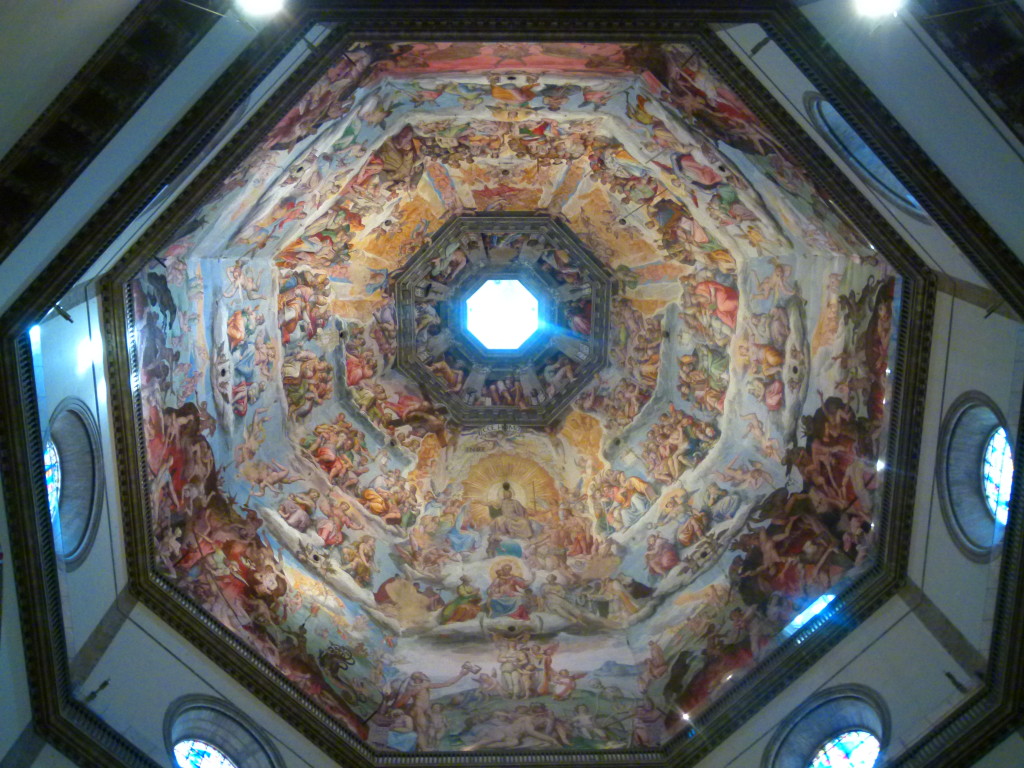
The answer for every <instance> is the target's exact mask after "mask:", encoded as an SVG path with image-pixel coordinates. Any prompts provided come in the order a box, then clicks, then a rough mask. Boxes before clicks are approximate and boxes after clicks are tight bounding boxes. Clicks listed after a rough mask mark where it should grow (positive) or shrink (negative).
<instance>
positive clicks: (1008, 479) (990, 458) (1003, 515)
mask: <svg viewBox="0 0 1024 768" xmlns="http://www.w3.org/2000/svg"><path fill="white" fill-rule="evenodd" d="M981 485H982V491H983V492H984V494H985V502H986V503H987V504H988V509H989V512H991V513H992V516H993V517H995V519H996V521H997V522H999V524H1000V525H1006V521H1007V519H1008V518H1009V513H1010V489H1011V488H1012V487H1013V456H1012V454H1011V453H1010V439H1009V436H1008V435H1007V434H1006V429H1005V428H1004V427H996V429H995V430H994V431H993V432H992V434H991V435H990V436H989V438H988V442H987V443H985V454H984V458H983V460H982V466H981Z"/></svg>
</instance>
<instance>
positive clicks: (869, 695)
mask: <svg viewBox="0 0 1024 768" xmlns="http://www.w3.org/2000/svg"><path fill="white" fill-rule="evenodd" d="M889 722H890V721H889V711H888V708H887V707H886V706H885V702H884V701H883V700H882V698H881V697H880V696H879V695H878V694H877V693H875V692H874V691H872V690H871V689H870V688H867V687H865V686H863V685H844V686H838V687H836V688H828V689H826V690H824V691H820V692H819V693H816V694H815V695H813V696H811V697H810V698H809V699H807V700H806V701H805V702H804V703H803V704H801V705H800V706H799V707H797V708H796V709H795V710H794V711H793V712H791V713H790V714H789V715H788V716H787V717H786V719H785V720H783V721H782V723H781V724H780V725H779V727H778V729H777V730H776V731H775V734H774V735H773V736H772V739H771V741H770V742H769V743H768V748H767V749H766V750H765V753H764V757H763V759H762V761H761V765H762V766H763V768H826V767H831V768H871V766H874V765H876V764H877V763H879V762H880V756H881V754H882V752H883V750H884V749H885V745H886V743H887V740H888V733H889Z"/></svg>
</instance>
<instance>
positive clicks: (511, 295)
mask: <svg viewBox="0 0 1024 768" xmlns="http://www.w3.org/2000/svg"><path fill="white" fill-rule="evenodd" d="M539 312H540V304H539V302H538V301H537V297H536V296H534V295H533V294H532V293H530V291H529V290H528V289H527V288H526V286H524V285H523V284H522V283H521V282H519V281H518V280H488V281H487V282H486V283H484V284H483V285H481V286H480V287H479V288H478V289H477V290H476V292H475V293H474V294H473V295H472V296H470V297H469V298H468V299H466V330H468V331H469V332H470V333H472V334H473V335H474V336H476V338H477V339H479V340H480V343H481V344H483V345H484V346H485V347H487V348H488V349H519V347H521V346H522V345H523V343H524V342H525V341H526V340H527V339H529V338H530V337H531V336H532V335H533V334H534V332H535V331H536V330H537V329H538V328H539V327H540V317H539Z"/></svg>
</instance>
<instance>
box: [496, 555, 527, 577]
mask: <svg viewBox="0 0 1024 768" xmlns="http://www.w3.org/2000/svg"><path fill="white" fill-rule="evenodd" d="M503 565H511V566H512V574H513V575H514V576H518V577H519V578H525V576H524V574H523V561H522V560H520V559H518V558H515V557H499V558H496V559H495V560H492V561H491V580H492V581H493V580H494V579H496V578H497V575H498V569H499V568H501V567H502V566H503Z"/></svg>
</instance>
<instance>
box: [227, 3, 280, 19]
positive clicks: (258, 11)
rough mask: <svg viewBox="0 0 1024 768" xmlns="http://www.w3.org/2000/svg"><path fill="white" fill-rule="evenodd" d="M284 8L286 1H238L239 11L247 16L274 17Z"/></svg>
mask: <svg viewBox="0 0 1024 768" xmlns="http://www.w3.org/2000/svg"><path fill="white" fill-rule="evenodd" d="M283 8H284V0H238V9H239V10H240V11H241V12H242V13H244V14H245V15H246V16H273V15H274V14H275V13H279V12H280V11H281V10H282V9H283Z"/></svg>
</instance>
